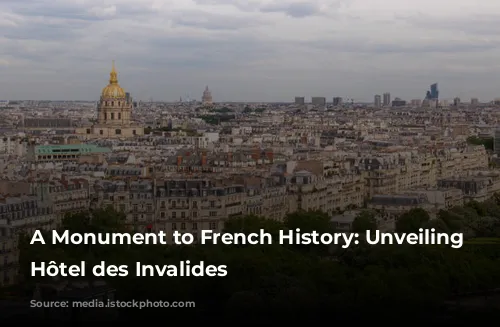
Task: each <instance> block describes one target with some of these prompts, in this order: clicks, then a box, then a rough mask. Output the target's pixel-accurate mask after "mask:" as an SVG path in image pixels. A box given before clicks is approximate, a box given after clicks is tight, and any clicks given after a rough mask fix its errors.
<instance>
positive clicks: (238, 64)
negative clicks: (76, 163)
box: [0, 0, 500, 101]
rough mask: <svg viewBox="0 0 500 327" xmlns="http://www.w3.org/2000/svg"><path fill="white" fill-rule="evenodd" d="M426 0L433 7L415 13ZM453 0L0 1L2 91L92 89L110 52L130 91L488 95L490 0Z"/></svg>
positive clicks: (492, 43)
mask: <svg viewBox="0 0 500 327" xmlns="http://www.w3.org/2000/svg"><path fill="white" fill-rule="evenodd" d="M340 3H343V5H342V6H340ZM485 3H486V2H482V4H483V5H484V4H485ZM488 3H490V4H491V5H493V2H491V1H490V2H488ZM431 4H435V9H436V10H435V12H436V13H434V12H433V13H432V14H433V16H430V15H427V14H423V13H425V12H427V9H426V8H428V6H430V5H431ZM113 5H114V7H113ZM464 5H465V2H464V0H454V1H453V2H452V0H440V1H439V2H438V3H436V2H435V1H431V0H421V2H419V3H418V4H416V3H415V2H411V0H397V1H396V0H384V1H382V0H357V1H347V2H344V1H342V2H340V1H331V0H316V1H309V2H305V1H302V2H300V1H294V0H280V1H266V0H258V1H251V0H250V1H242V0H241V1H240V0H195V2H191V1H186V0H141V1H133V0H114V1H113V2H112V3H111V2H106V1H104V2H103V1H99V0H86V1H80V0H24V1H23V0H16V1H13V0H8V1H6V0H0V30H1V32H0V66H1V71H2V74H0V99H9V98H10V99H13V98H32V99H34V98H43V99H51V98H57V99H63V98H66V99H71V98H74V99H96V98H97V97H98V95H99V92H100V90H101V88H102V87H103V86H104V85H105V84H106V82H107V79H108V72H109V69H110V63H111V60H112V59H115V60H116V61H117V67H118V70H119V78H120V82H121V83H122V85H123V86H124V87H126V89H127V90H128V91H130V92H132V93H133V94H134V96H136V97H137V98H139V99H141V98H142V99H148V98H149V97H153V98H154V99H158V100H160V99H162V100H176V99H178V98H179V96H183V97H185V95H186V94H190V95H191V96H196V97H199V96H200V94H199V93H201V92H202V91H203V88H204V86H205V85H206V84H208V85H209V86H210V88H211V89H212V91H213V95H214V97H215V99H216V100H233V101H234V100H241V101H259V100H262V101H266V100H269V101H284V100H290V99H292V98H293V96H295V95H300V94H302V95H321V94H323V95H324V96H328V97H331V96H334V95H339V96H351V97H355V98H359V99H362V98H364V99H369V100H371V99H372V97H373V94H375V93H382V92H385V91H390V92H391V93H393V94H394V95H397V96H400V97H405V98H408V99H409V98H412V97H421V96H422V94H424V91H425V90H426V89H427V88H428V84H430V83H431V82H434V81H438V82H439V83H440V87H441V91H442V94H443V96H444V97H449V98H452V97H454V96H456V95H459V94H460V95H462V94H464V95H463V97H468V96H478V97H480V98H487V99H489V98H493V97H495V96H497V92H498V91H497V88H496V85H498V84H500V65H499V64H498V63H497V62H498V58H499V57H500V46H499V44H500V43H499V42H500V36H498V34H497V33H496V30H497V27H496V25H494V24H496V21H497V19H496V17H497V16H500V5H499V6H498V7H491V8H490V9H485V8H484V7H481V8H480V7H478V9H477V10H476V9H474V8H472V9H467V10H466V11H465V13H466V15H465V14H464V15H461V13H460V12H458V11H457V12H454V11H452V9H453V8H455V7H457V6H458V7H460V8H462V7H463V6H464ZM463 8H465V7H463ZM480 11H483V12H488V13H489V14H488V15H486V16H485V15H484V14H483V15H478V13H479V14H480ZM419 12H420V14H419ZM438 12H439V13H442V14H440V16H437V13H438ZM448 12H449V14H448ZM332 17H335V19H332ZM299 18H301V19H299ZM496 76H499V77H496Z"/></svg>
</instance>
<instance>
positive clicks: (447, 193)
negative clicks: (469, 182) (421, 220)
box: [367, 188, 464, 219]
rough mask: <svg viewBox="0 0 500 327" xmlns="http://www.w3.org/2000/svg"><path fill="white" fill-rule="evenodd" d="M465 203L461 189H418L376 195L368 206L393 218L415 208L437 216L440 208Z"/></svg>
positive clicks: (445, 208) (386, 216)
mask: <svg viewBox="0 0 500 327" xmlns="http://www.w3.org/2000/svg"><path fill="white" fill-rule="evenodd" d="M463 204H464V196H463V194H462V191H461V190H460V189H456V188H449V189H416V190H412V191H408V192H405V193H399V194H385V195H380V194H379V195H374V196H373V197H372V198H371V199H370V201H368V203H367V207H368V208H369V209H374V210H377V211H379V212H381V213H383V215H384V217H385V218H390V219H392V218H395V217H397V216H399V215H401V214H403V213H405V212H407V211H409V210H411V209H414V208H423V209H425V210H426V211H427V212H428V213H429V215H430V216H431V217H435V216H436V214H437V213H438V212H439V210H447V209H450V208H452V207H455V206H462V205H463Z"/></svg>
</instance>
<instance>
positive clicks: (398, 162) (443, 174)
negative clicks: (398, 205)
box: [358, 146, 488, 199]
mask: <svg viewBox="0 0 500 327" xmlns="http://www.w3.org/2000/svg"><path fill="white" fill-rule="evenodd" d="M358 167H359V169H360V171H361V174H362V175H363V177H364V178H365V180H366V194H365V196H366V197H367V198H368V199H371V198H372V197H373V196H374V195H377V194H398V193H400V192H402V191H405V190H410V189H414V188H416V187H436V186H437V184H438V183H437V181H438V179H443V178H448V177H452V176H456V175H463V174H466V173H467V172H470V171H474V170H484V169H487V168H488V155H487V153H486V151H485V149H484V147H482V146H467V147H465V148H462V149H461V150H457V149H455V150H454V151H441V152H438V153H436V154H431V153H418V152H405V153H401V152H396V153H385V154H379V155H378V156H371V157H365V158H362V159H360V160H359V162H358Z"/></svg>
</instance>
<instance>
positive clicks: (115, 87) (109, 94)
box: [101, 61, 125, 99]
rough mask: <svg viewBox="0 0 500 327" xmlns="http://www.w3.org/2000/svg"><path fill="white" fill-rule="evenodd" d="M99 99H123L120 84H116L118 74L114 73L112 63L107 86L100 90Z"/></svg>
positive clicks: (123, 93) (123, 95) (123, 92)
mask: <svg viewBox="0 0 500 327" xmlns="http://www.w3.org/2000/svg"><path fill="white" fill-rule="evenodd" d="M101 97H103V98H112V99H121V98H125V91H124V90H123V89H122V88H121V87H120V84H118V74H117V73H116V70H115V62H114V61H113V68H112V69H111V73H109V84H108V86H106V87H105V88H103V89H102V93H101Z"/></svg>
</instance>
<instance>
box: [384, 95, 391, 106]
mask: <svg viewBox="0 0 500 327" xmlns="http://www.w3.org/2000/svg"><path fill="white" fill-rule="evenodd" d="M383 104H384V107H385V106H390V105H391V94H390V93H384V101H383Z"/></svg>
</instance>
